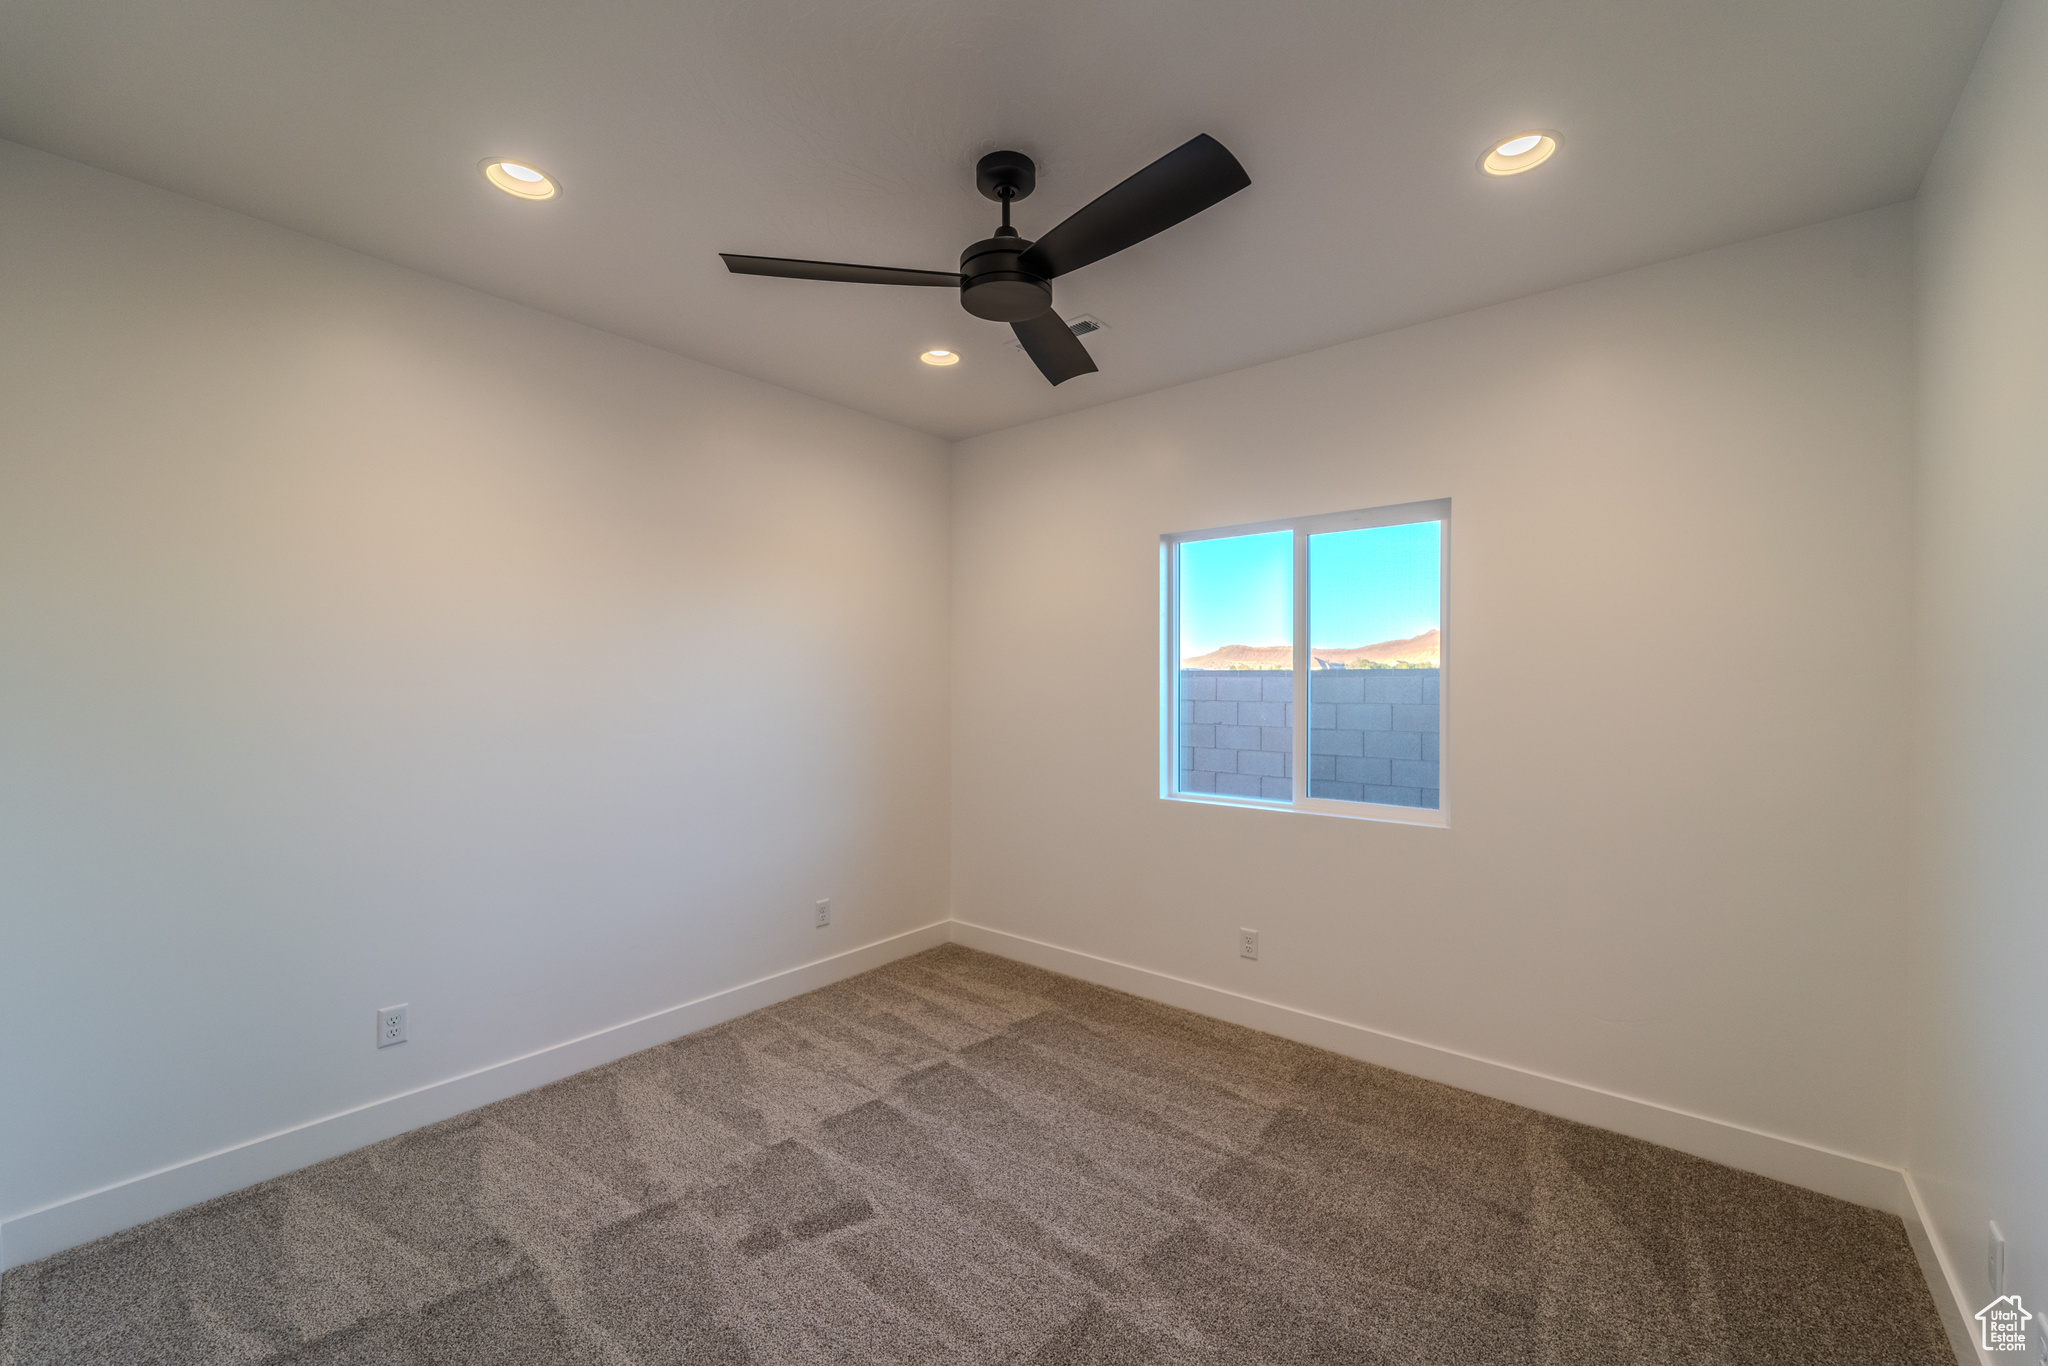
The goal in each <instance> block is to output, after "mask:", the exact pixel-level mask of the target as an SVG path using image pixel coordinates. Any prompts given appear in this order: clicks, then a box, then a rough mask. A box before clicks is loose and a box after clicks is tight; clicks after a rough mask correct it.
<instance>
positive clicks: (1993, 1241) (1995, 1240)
mask: <svg viewBox="0 0 2048 1366" xmlns="http://www.w3.org/2000/svg"><path fill="white" fill-rule="evenodd" d="M1986 1227H1987V1228H1988V1229H1989V1230H1990V1233H1991V1236H1990V1238H1989V1239H1988V1240H1987V1241H1986V1243H1985V1253H1986V1256H1985V1260H1984V1271H1985V1274H1986V1275H1988V1276H1989V1277H1990V1279H1991V1293H1992V1294H1993V1295H2003V1294H2004V1293H2005V1234H2004V1233H2003V1232H2002V1231H2000V1229H1999V1227H1998V1221H1997V1220H1996V1219H1994V1220H1992V1221H1991V1222H1990V1224H1988V1225H1986Z"/></svg>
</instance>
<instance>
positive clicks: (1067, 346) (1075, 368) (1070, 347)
mask: <svg viewBox="0 0 2048 1366" xmlns="http://www.w3.org/2000/svg"><path fill="white" fill-rule="evenodd" d="M1010 330H1011V331H1012V332H1015V333H1016V334H1017V342H1018V344H1019V345H1020V346H1022V347H1023V348H1024V354H1025V355H1027V356H1029V357H1031V363H1032V364H1033V365H1036V366H1037V367H1038V369H1039V371H1040V373H1042V374H1043V375H1044V376H1045V377H1046V378H1047V379H1049V380H1051V381H1052V382H1053V383H1054V384H1064V383H1066V382H1067V381H1068V380H1070V379H1072V378H1073V377H1074V376H1076V375H1087V374H1093V373H1094V371H1095V357H1093V356H1091V355H1089V354H1088V348H1087V347H1085V346H1083V345H1081V339H1080V338H1079V337H1077V336H1075V335H1074V333H1073V329H1071V328H1069V327H1068V326H1067V325H1066V323H1064V322H1062V321H1061V320H1060V315H1059V314H1057V313H1055V312H1053V311H1052V310H1051V309H1049V308H1048V309H1047V310H1045V312H1043V313H1041V314H1039V315H1038V316H1037V317H1035V318H1026V319H1025V320H1024V321H1023V322H1021V323H1011V324H1010Z"/></svg>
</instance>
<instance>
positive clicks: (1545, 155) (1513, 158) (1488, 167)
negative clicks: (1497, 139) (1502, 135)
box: [1479, 133, 1559, 175]
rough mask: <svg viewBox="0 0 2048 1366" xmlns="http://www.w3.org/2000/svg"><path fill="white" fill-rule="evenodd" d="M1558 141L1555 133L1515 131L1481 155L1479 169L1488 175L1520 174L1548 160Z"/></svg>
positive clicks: (1554, 151) (1555, 149)
mask: <svg viewBox="0 0 2048 1366" xmlns="http://www.w3.org/2000/svg"><path fill="white" fill-rule="evenodd" d="M1558 142H1559V138H1558V136H1557V134H1555V133H1517V134H1516V135H1515V136H1514V137H1511V138H1509V139H1508V140H1507V141H1506V142H1501V143H1496V144H1495V145H1494V148H1493V150H1492V151H1490V152H1488V153H1487V154H1486V155H1485V156H1483V157H1481V158H1480V159H1479V169H1480V170H1482V171H1484V172H1486V173H1487V174H1488V175H1520V174H1521V173H1522V172H1524V171H1527V170H1530V169H1532V168H1533V167H1537V166H1541V165H1542V164H1543V163H1544V162H1546V161H1548V160H1550V158H1551V156H1552V155H1553V154H1554V153H1556V151H1557V145H1558Z"/></svg>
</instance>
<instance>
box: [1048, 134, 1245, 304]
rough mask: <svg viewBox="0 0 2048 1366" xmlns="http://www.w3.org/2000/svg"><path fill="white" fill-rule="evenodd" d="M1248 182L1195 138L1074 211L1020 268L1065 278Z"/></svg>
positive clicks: (1206, 141)
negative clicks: (1068, 273) (1070, 273)
mask: <svg viewBox="0 0 2048 1366" xmlns="http://www.w3.org/2000/svg"><path fill="white" fill-rule="evenodd" d="M1251 183H1252V178H1251V177H1250V176H1248V175H1246V174H1245V173H1244V167H1242V166H1240V165H1238V164H1237V158H1236V157H1234V156H1232V155H1231V154H1230V149H1229V148H1227V147H1225V146H1224V145H1223V144H1222V143H1220V142H1218V141H1216V139H1214V138H1212V137H1210V136H1209V135H1208V134H1207V133H1201V134H1197V135H1196V136H1195V137H1192V138H1189V139H1188V140H1187V141H1186V142H1184V143H1182V144H1181V145H1180V146H1178V147H1176V148H1174V149H1173V150H1172V151H1171V152H1168V153H1167V154H1166V155H1165V156H1163V157H1161V158H1159V160H1157V161H1155V162H1153V163H1152V164H1151V165H1150V166H1147V167H1146V168H1145V169H1144V170H1142V171H1140V172H1138V173H1137V174H1136V175H1134V176H1132V177H1131V178H1130V179H1128V180H1126V181H1124V182H1123V183H1122V184H1121V185H1118V186H1116V187H1115V188H1114V189H1112V190H1110V191H1109V192H1108V193H1107V194H1104V195H1101V196H1099V197H1097V198H1096V199H1094V200H1092V201H1091V202H1089V203H1087V204H1085V205H1083V206H1082V207H1081V208H1079V209H1077V210H1076V211H1075V212H1074V214H1073V216H1072V217H1070V218H1068V219H1067V221H1066V222H1064V223H1062V224H1060V225H1059V226H1058V227H1056V228H1054V229H1053V230H1052V231H1051V232H1048V233H1047V234H1046V235H1045V236H1043V237H1041V238H1039V239H1038V241H1037V242H1036V243H1034V244H1033V245H1032V247H1031V249H1030V250H1029V251H1027V252H1025V253H1024V257H1023V260H1022V262H1021V264H1022V265H1023V268H1024V269H1026V270H1028V271H1030V272H1031V273H1032V274H1034V275H1037V276H1040V277H1042V278H1044V279H1047V280H1050V279H1052V278H1053V277H1054V276H1058V275H1065V274H1066V273H1067V272H1068V271H1072V270H1079V269H1080V268H1081V267H1082V266H1085V265H1088V264H1089V263H1090V262H1094V261H1100V260H1101V259H1102V258H1103V257H1105V256H1111V255H1114V254H1115V253H1117V252H1120V251H1122V250H1123V249H1124V248H1125V247H1129V246H1135V245H1137V244H1138V243H1139V242H1142V241H1144V240H1145V239H1146V238H1148V237H1151V236H1152V235H1154V234H1155V233H1161V232H1165V231H1166V230H1167V229H1168V228H1170V227H1172V226H1173V225H1174V224H1176V223H1180V222H1184V221H1186V220H1187V219H1190V218H1193V217H1194V216H1195V215H1196V214H1198V213H1200V212H1201V211H1202V210H1204V209H1206V208H1208V207H1210V206H1211V205H1213V204H1218V203H1221V202H1222V201H1223V200H1226V199H1228V198H1230V196H1232V195H1234V194H1236V193H1237V192H1238V191H1239V190H1242V189H1243V188H1244V187H1245V186H1247V185H1249V184H1251Z"/></svg>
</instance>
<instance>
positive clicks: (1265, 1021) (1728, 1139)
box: [953, 920, 1913, 1217]
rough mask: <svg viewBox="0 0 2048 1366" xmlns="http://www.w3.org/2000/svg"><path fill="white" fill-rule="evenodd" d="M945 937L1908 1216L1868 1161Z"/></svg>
mask: <svg viewBox="0 0 2048 1366" xmlns="http://www.w3.org/2000/svg"><path fill="white" fill-rule="evenodd" d="M953 940H954V942H955V943H959V944H964V945H966V946H967V947H969V948H974V949H981V950H983V951H984V952H987V953H993V954H999V955H1001V956H1002V957H1004V958H1014V959H1016V960H1017V961H1019V962H1023V963H1029V964H1031V965H1032V966H1033V967H1040V968H1045V969H1047V970H1049V971H1052V972H1061V973H1065V974H1066V975H1067V976H1069V977H1078V978H1080V979H1081V980H1083V981H1085V982H1094V983H1095V984H1096V985H1098V986H1105V987H1112V988H1115V989H1116V990H1118V991H1127V992H1129V993H1131V994H1132V995H1133V996H1143V997H1145V998H1146V999H1148V1000H1153V1001H1160V1002H1163V1003H1165V1004H1167V1005H1173V1006H1179V1007H1181V1008H1182V1009H1184V1010H1192V1011H1196V1012H1198V1013H1200V1014H1203V1015H1209V1016H1213V1017H1215V1018H1216V1019H1219V1020H1228V1021H1230V1022H1231V1023H1232V1024H1240V1025H1245V1026H1247V1027H1249V1028H1252V1029H1258V1030H1263V1031H1265V1032H1266V1033H1268V1034H1278V1035H1279V1036H1280V1037H1282V1038H1284V1039H1293V1040H1295V1041H1296V1042H1297V1043H1305V1044H1312V1045H1314V1046H1315V1047H1317V1048H1327V1049H1329V1050H1330V1051H1331V1052H1333V1053H1341V1054H1343V1055H1344V1056H1346V1057H1351V1058H1358V1059H1361V1060H1363V1061H1365V1062H1372V1063H1378V1064H1380V1065H1381V1066H1383V1067H1391V1068H1393V1069H1395V1070H1396V1071H1400V1072H1406V1073H1408V1074H1410V1075H1411V1076H1417V1077H1426V1078H1428V1079H1429V1080H1431V1081H1440V1082H1444V1083H1446V1084H1447V1085H1451V1086H1456V1087H1460V1088H1462V1089H1464V1090H1467V1091H1477V1092H1478V1093H1479V1094H1481V1095H1485V1096H1492V1097H1494V1098H1495V1099H1497V1100H1506V1101H1512V1102H1514V1103H1515V1104H1517V1105H1526V1106H1528V1107H1529V1108H1530V1109H1532V1110H1541V1111H1542V1112H1544V1113H1545V1114H1550V1115H1557V1116H1559V1117H1561V1118H1564V1119H1571V1120H1577V1121H1578V1122H1579V1123H1581V1124H1591V1125H1594V1126H1596V1127H1598V1128H1602V1129H1610V1130H1612V1131H1614V1132H1615V1133H1619V1134H1627V1135H1629V1136H1630V1137H1631V1138H1640V1139H1644V1140H1647V1141H1648V1142H1651V1143H1659V1144H1662V1145H1663V1146H1665V1147H1667V1148H1676V1149H1678V1150H1679V1151H1680V1152H1686V1153H1691V1154H1693V1155H1694V1156H1695V1157H1704V1158H1706V1159H1707V1160H1709V1161H1711V1162H1719V1163H1722V1164H1723V1165H1725V1166H1729V1167H1736V1168H1739V1169H1740V1170H1742V1171H1748V1172H1755V1173H1757V1174H1758V1175H1761V1176H1768V1177H1771V1178H1773V1179H1775V1180H1779V1181H1783V1182H1786V1183H1788V1184H1790V1185H1794V1186H1802V1187H1804V1188H1805V1189H1807V1190H1814V1191H1819V1192H1821V1193H1822V1194H1823V1195H1832V1196H1835V1197H1836V1198H1837V1199H1841V1200H1847V1201H1850V1202H1852V1203H1854V1204H1858V1205H1866V1206H1869V1207H1870V1208H1873V1209H1880V1210H1883V1211H1885V1212H1886V1213H1887V1214H1896V1215H1899V1216H1901V1217H1904V1216H1905V1215H1907V1214H1908V1213H1909V1212H1911V1211H1912V1210H1913V1200H1912V1196H1911V1194H1910V1192H1909V1191H1908V1189H1907V1186H1906V1179H1905V1173H1904V1172H1903V1171H1901V1170H1900V1169H1899V1168H1897V1167H1890V1166H1886V1165H1885V1164H1883V1163H1881V1162H1873V1161H1871V1160H1870V1159H1868V1158H1863V1157H1856V1156H1853V1155H1851V1154H1849V1153H1843V1152H1837V1151H1835V1150H1834V1149H1831V1148H1823V1147H1820V1146H1818V1145H1816V1144H1812V1143H1802V1142H1800V1141H1799V1140H1798V1139H1794V1138H1786V1137H1783V1136H1782V1135H1779V1134H1772V1133H1765V1132H1764V1131H1762V1130H1759V1129H1751V1128H1748V1127H1746V1126H1744V1125H1740V1124H1731V1123H1729V1122H1728V1121H1726V1120H1719V1119H1710V1118H1708V1117H1707V1116H1705V1115H1697V1114H1693V1113H1691V1112H1689V1111H1685V1110H1677V1109H1673V1108H1671V1107H1670V1106H1667V1105H1659V1104H1657V1103H1656V1102H1655V1101H1648V1100H1638V1099H1636V1098H1635V1097H1633V1096H1624V1095H1620V1094H1618V1093H1616V1092H1613V1091H1604V1090H1601V1089H1600V1088H1598V1087H1593V1086H1587V1085H1584V1084H1582V1083H1580V1082H1573V1081H1566V1080H1564V1079H1562V1078H1560V1077H1552V1076H1546V1075H1544V1074H1543V1073H1540V1072H1531V1071H1529V1070H1527V1069H1525V1068H1521V1067H1516V1066H1514V1065H1512V1064H1510V1063H1503V1062H1494V1061H1492V1060H1490V1059H1487V1058H1480V1057H1474V1056H1473V1055H1471V1054H1468V1053H1460V1052H1457V1051H1455V1050H1453V1049H1448V1048H1440V1047H1438V1046H1436V1045H1434V1044H1426V1043H1422V1042H1419V1041H1417V1040H1415V1039H1406V1038H1402V1037H1400V1036H1399V1035H1396V1034H1387V1033H1382V1032H1381V1031H1379V1030H1376V1029H1369V1028H1367V1027H1366V1026H1364V1025H1357V1024H1350V1023H1347V1022H1346V1021H1343V1020H1337V1019H1332V1018H1330V1017H1329V1016H1327V1015H1318V1014H1315V1013H1313V1012H1311V1011H1306V1010H1297V1009H1295V1008H1294V1007H1292V1006H1284V1005H1280V1004H1278V1003H1276V1002H1273V1001H1263V1000H1260V999H1258V998H1257V997H1253V996H1245V995H1241V994H1240V993H1238V992H1234V991H1226V990H1224V989H1223V988H1221V987H1213V986H1208V985H1205V984H1204V983H1201V982H1191V981H1188V980H1186V979H1185V978H1181V977H1174V976H1171V975H1169V974H1167V973H1163V972H1154V971H1153V970H1151V969H1150V968H1141V967H1135V966H1133V965H1131V964H1129V963H1119V962H1116V961H1114V960H1112V959H1108V958H1098V957H1096V956H1095V955H1094V954H1090V953H1081V952H1079V951H1077V950H1074V949H1067V948H1061V947H1060V946H1058V945H1056V944H1047V943H1043V942H1041V941H1039V940H1036V939H1027V938H1025V937H1023V936H1021V935H1015V934H1010V933H1007V932H1005V931H1003V930H993V929H989V928H987V927H986V926H982V925H973V924H969V923H968V922H966V921H963V920H955V921H954V922H953Z"/></svg>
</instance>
